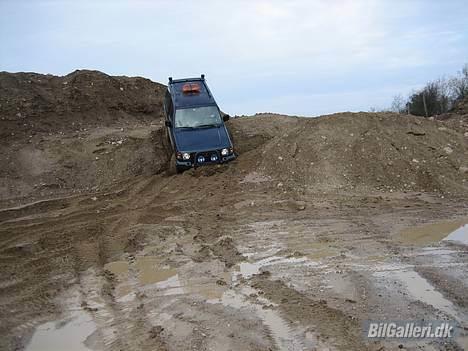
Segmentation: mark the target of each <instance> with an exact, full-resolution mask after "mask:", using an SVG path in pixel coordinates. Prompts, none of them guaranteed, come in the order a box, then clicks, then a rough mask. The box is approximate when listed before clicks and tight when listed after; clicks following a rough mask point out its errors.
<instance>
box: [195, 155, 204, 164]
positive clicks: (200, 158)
mask: <svg viewBox="0 0 468 351" xmlns="http://www.w3.org/2000/svg"><path fill="white" fill-rule="evenodd" d="M197 161H198V163H203V162H205V158H204V157H203V156H198V158H197Z"/></svg>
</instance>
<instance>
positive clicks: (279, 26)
mask: <svg viewBox="0 0 468 351" xmlns="http://www.w3.org/2000/svg"><path fill="white" fill-rule="evenodd" d="M467 16H468V10H467V7H466V6H465V5H464V1H461V0H453V1H451V2H440V1H433V0H424V1H423V0H414V1H401V0H392V1H390V0H380V1H377V0H352V1H351V0H326V1H325V0H289V1H279V0H252V1H247V0H239V1H231V2H225V1H214V0H197V1H176V0H159V1H150V0H132V1H131V0H116V1H104V0H101V1H94V0H93V1H91V0H83V1H76V2H71V1H65V0H63V1H60V0H55V1H52V0H48V1H43V0H42V1H41V0H38V1H35V2H29V1H21V0H18V1H15V2H6V1H4V2H0V31H1V32H2V33H3V34H4V36H3V38H2V39H4V41H3V42H2V49H3V53H4V54H3V55H1V56H0V65H1V66H2V67H3V69H8V70H13V71H15V70H16V71H18V70H34V71H40V72H47V73H59V74H65V73H68V72H69V71H71V70H73V69H75V68H85V67H88V68H95V69H101V70H104V71H106V72H108V73H110V74H127V75H143V76H148V77H149V78H152V79H154V80H157V81H163V82H164V81H165V80H166V79H167V77H168V76H169V75H172V76H175V77H183V76H191V75H195V74H197V75H198V74H199V73H202V72H204V73H207V77H208V79H210V84H213V85H214V86H215V90H216V91H219V92H220V94H222V95H221V96H220V98H219V100H220V101H222V102H223V103H226V104H228V105H229V106H232V108H233V111H232V113H236V112H238V113H242V111H247V110H249V111H250V110H252V109H253V108H254V105H253V104H255V103H258V104H260V103H261V104H262V105H259V109H260V107H262V109H264V108H263V106H265V104H264V103H263V102H264V101H270V103H271V104H272V105H275V101H284V103H283V106H284V109H283V107H282V111H284V110H287V109H286V107H287V106H288V105H287V104H288V103H289V104H290V109H291V111H293V110H294V111H295V104H296V103H300V104H305V103H306V102H307V101H313V103H311V104H309V107H307V108H304V109H303V110H301V111H303V113H306V112H307V111H309V113H310V114H315V111H318V110H324V109H323V108H321V107H317V106H319V105H320V104H322V105H324V104H325V103H326V102H325V100H326V99H323V101H324V102H323V103H321V102H320V101H322V99H320V98H319V99H315V100H314V99H307V98H304V99H302V100H301V101H300V102H298V101H295V100H294V98H291V96H292V97H293V96H296V95H297V96H302V95H303V94H305V95H307V96H309V95H314V96H320V94H323V96H332V95H333V94H336V96H337V97H338V96H342V97H343V96H345V97H346V96H353V99H358V100H359V101H360V105H359V106H364V105H365V106H371V105H381V103H380V100H379V101H377V103H375V102H373V101H376V100H377V97H376V95H375V94H370V92H372V91H379V92H380V94H386V93H388V90H386V89H387V88H391V87H396V86H408V87H411V86H414V85H417V84H421V83H424V82H425V81H427V80H429V79H433V78H436V77H437V76H438V75H439V74H440V72H444V73H451V72H453V71H455V70H456V69H458V68H459V67H460V66H461V64H462V63H463V60H466V58H467V57H468V47H467V46H466V45H465V43H466V41H467V39H468V38H467V37H468V33H467V32H468V31H467V29H466V23H465V22H466V18H467ZM5 53H7V54H5ZM364 85H367V86H364ZM355 91H361V92H362V93H361V94H358V95H352V94H353V92H355ZM304 92H305V93H304ZM399 92H401V91H395V92H394V94H396V93H399ZM404 92H405V91H403V93H404ZM366 93H369V95H368V97H369V99H368V100H366V101H364V100H363V99H364V97H365V94H366ZM342 94H345V95H342ZM394 94H391V95H394ZM391 95H390V96H388V97H385V98H387V99H389V100H391ZM217 96H218V94H217ZM285 96H288V98H287V99H286V98H284V97H285ZM343 101H348V103H349V104H350V105H352V106H355V105H356V104H354V103H352V104H351V99H347V98H343ZM389 102H390V101H389ZM340 106H341V105H340ZM337 108H338V107H337ZM236 109H237V111H236ZM265 109H266V108H265ZM340 109H341V107H340ZM270 110H271V109H270ZM284 112H286V111H284Z"/></svg>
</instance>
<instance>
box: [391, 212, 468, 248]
mask: <svg viewBox="0 0 468 351" xmlns="http://www.w3.org/2000/svg"><path fill="white" fill-rule="evenodd" d="M467 224H468V218H464V219H459V220H454V221H443V222H437V223H431V224H426V225H421V226H417V227H412V228H407V229H404V230H403V231H401V232H400V235H399V240H400V241H401V242H403V243H405V244H410V245H429V244H432V243H434V242H439V241H441V240H452V241H457V242H460V241H461V242H462V243H464V244H465V245H468V226H467ZM452 233H456V234H455V236H452ZM449 237H450V239H448V238H449Z"/></svg>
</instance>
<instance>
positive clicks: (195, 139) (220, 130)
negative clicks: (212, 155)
mask: <svg viewBox="0 0 468 351" xmlns="http://www.w3.org/2000/svg"><path fill="white" fill-rule="evenodd" d="M174 136H175V141H176V145H177V149H178V150H179V151H185V152H193V151H206V150H214V149H222V148H224V147H229V146H231V145H230V142H229V137H228V134H227V131H226V128H225V127H224V126H220V127H212V128H200V129H179V130H175V132H174Z"/></svg>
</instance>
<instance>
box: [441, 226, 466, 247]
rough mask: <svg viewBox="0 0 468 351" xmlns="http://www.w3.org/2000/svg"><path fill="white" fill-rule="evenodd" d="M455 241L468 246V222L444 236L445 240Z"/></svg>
mask: <svg viewBox="0 0 468 351" xmlns="http://www.w3.org/2000/svg"><path fill="white" fill-rule="evenodd" d="M445 240H446V241H454V242H456V243H460V244H463V245H467V246H468V224H465V225H463V226H461V227H460V228H458V229H457V230H455V231H453V232H451V233H450V234H449V235H447V236H446V237H445V238H444V241H445Z"/></svg>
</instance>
